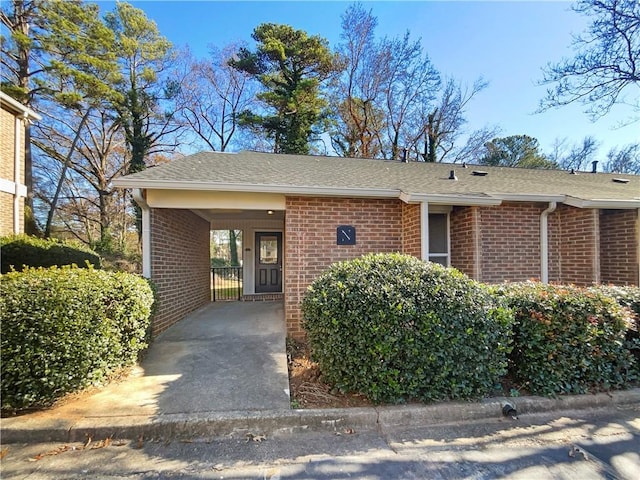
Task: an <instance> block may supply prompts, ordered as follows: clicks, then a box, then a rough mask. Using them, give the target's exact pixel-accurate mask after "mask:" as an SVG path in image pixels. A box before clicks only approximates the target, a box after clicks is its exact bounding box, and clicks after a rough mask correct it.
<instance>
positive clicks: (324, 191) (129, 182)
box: [113, 177, 399, 198]
mask: <svg viewBox="0 0 640 480" xmlns="http://www.w3.org/2000/svg"><path fill="white" fill-rule="evenodd" d="M113 185H114V186H115V187H119V188H145V189H149V190H200V191H213V192H246V193H280V194H283V195H302V196H310V195H323V196H330V197H365V198H371V197H373V198H398V195H399V191H398V190H390V189H370V188H334V187H316V186H304V185H259V184H247V183H212V182H176V181H171V180H142V181H140V180H136V179H128V178H126V177H120V178H117V179H115V180H114V181H113Z"/></svg>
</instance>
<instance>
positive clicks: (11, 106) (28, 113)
mask: <svg viewBox="0 0 640 480" xmlns="http://www.w3.org/2000/svg"><path fill="white" fill-rule="evenodd" d="M0 104H2V105H3V106H6V107H8V110H10V111H11V112H13V113H16V114H18V115H22V116H24V118H26V119H30V120H42V117H41V116H40V115H38V114H37V113H36V112H34V111H33V110H31V109H30V108H29V107H25V106H24V105H23V104H21V103H20V102H18V101H17V100H16V99H14V98H12V97H10V96H9V95H7V94H6V93H3V92H0Z"/></svg>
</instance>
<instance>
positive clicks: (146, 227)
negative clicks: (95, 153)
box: [133, 188, 151, 278]
mask: <svg viewBox="0 0 640 480" xmlns="http://www.w3.org/2000/svg"><path fill="white" fill-rule="evenodd" d="M133 199H134V200H135V202H136V203H137V204H138V206H139V207H140V210H141V211H142V275H143V276H144V277H145V278H151V210H150V209H149V205H148V204H147V201H146V200H145V198H144V194H143V192H142V189H141V188H134V189H133Z"/></svg>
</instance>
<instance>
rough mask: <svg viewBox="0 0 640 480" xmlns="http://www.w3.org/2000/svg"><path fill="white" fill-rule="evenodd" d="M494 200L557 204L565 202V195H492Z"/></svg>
mask: <svg viewBox="0 0 640 480" xmlns="http://www.w3.org/2000/svg"><path fill="white" fill-rule="evenodd" d="M489 195H491V196H492V197H493V198H499V199H500V200H502V201H504V202H543V203H549V202H557V203H562V202H564V201H565V199H566V196H565V195H536V194H519V193H490V194H489Z"/></svg>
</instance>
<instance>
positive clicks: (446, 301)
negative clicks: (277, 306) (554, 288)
mask: <svg viewBox="0 0 640 480" xmlns="http://www.w3.org/2000/svg"><path fill="white" fill-rule="evenodd" d="M302 311H303V315H304V327H305V329H306V331H307V333H308V340H309V345H310V349H311V353H312V356H313V358H314V359H315V360H317V361H318V363H319V365H320V369H321V371H322V373H323V375H324V377H325V378H326V379H327V380H328V381H329V382H330V383H332V384H333V385H335V386H336V387H337V388H338V389H340V390H342V391H345V392H360V393H362V394H364V395H366V396H367V397H368V398H369V399H371V400H372V401H374V402H402V401H407V400H410V399H420V400H427V401H428V400H435V399H447V398H473V397H480V396H484V395H486V394H487V393H488V392H489V391H491V389H492V388H493V387H494V386H495V385H496V383H497V382H498V381H499V379H500V377H501V376H502V375H503V374H504V373H505V372H506V366H507V353H508V352H509V342H510V338H509V332H510V323H511V314H510V312H509V311H508V310H507V309H505V308H502V307H501V306H500V305H499V304H498V303H497V302H496V301H494V299H493V298H492V297H491V296H490V295H489V293H488V292H487V290H486V289H485V288H483V287H482V285H480V284H479V283H477V282H474V281H473V280H470V279H469V278H468V277H466V276H465V275H463V274H462V273H460V272H458V271H457V270H454V269H446V268H444V267H442V266H440V265H437V264H432V263H428V262H422V261H420V260H418V259H416V258H414V257H409V256H403V255H399V254H376V255H373V254H372V255H367V256H365V257H362V258H359V259H356V260H351V261H346V262H341V263H337V264H334V265H332V266H331V267H330V268H329V269H328V270H327V271H326V272H325V273H324V274H322V275H321V276H319V277H318V278H316V280H315V281H314V282H313V284H312V285H311V286H310V287H309V290H308V292H307V294H306V296H305V298H304V300H303V303H302Z"/></svg>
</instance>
